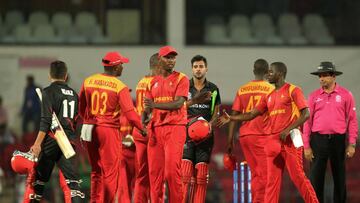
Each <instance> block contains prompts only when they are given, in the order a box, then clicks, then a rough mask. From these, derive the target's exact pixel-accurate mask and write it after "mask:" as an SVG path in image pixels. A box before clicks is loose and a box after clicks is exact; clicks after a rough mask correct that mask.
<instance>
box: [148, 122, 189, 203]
mask: <svg viewBox="0 0 360 203" xmlns="http://www.w3.org/2000/svg"><path fill="white" fill-rule="evenodd" d="M149 132H150V134H149V143H148V161H149V177H150V197H151V203H162V202H164V195H163V188H164V180H166V182H167V185H168V191H169V195H168V197H169V203H181V202H182V199H183V182H182V179H181V159H182V155H183V147H184V144H185V138H186V127H185V126H183V125H164V126H158V127H154V128H153V129H151V130H149Z"/></svg>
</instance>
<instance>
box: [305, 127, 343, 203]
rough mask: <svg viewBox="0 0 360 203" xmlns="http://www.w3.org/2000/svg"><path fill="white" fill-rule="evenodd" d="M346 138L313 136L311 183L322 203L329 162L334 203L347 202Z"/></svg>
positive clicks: (336, 135) (329, 135)
mask: <svg viewBox="0 0 360 203" xmlns="http://www.w3.org/2000/svg"><path fill="white" fill-rule="evenodd" d="M345 138H346V135H341V134H327V135H323V134H319V133H313V134H312V135H311V138H310V145H311V149H312V150H313V154H314V159H313V161H312V163H311V166H310V181H311V183H312V185H313V187H314V189H315V192H316V195H317V197H318V199H319V202H320V203H324V182H325V173H326V166H327V161H328V160H330V166H331V171H332V175H333V181H334V203H345V202H346V183H345Z"/></svg>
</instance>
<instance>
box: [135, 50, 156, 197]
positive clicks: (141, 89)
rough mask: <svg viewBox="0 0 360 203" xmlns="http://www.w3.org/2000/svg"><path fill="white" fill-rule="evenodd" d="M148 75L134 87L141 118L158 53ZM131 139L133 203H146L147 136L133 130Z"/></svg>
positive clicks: (148, 194)
mask: <svg viewBox="0 0 360 203" xmlns="http://www.w3.org/2000/svg"><path fill="white" fill-rule="evenodd" d="M149 66H150V74H149V75H146V76H145V77H143V78H142V79H141V80H140V81H139V82H138V84H137V86H136V112H137V113H138V114H139V115H140V116H141V115H142V113H143V112H144V109H145V106H144V98H145V93H146V89H147V88H148V87H149V86H150V82H151V80H152V79H153V78H154V76H156V75H159V59H158V53H155V54H153V55H152V56H151V57H150V60H149ZM133 138H134V140H135V146H136V159H137V164H138V171H137V174H136V180H135V189H134V202H135V203H148V201H149V200H150V182H149V166H148V155H147V144H148V136H146V137H143V136H142V135H141V134H140V132H139V130H137V129H136V128H134V130H133Z"/></svg>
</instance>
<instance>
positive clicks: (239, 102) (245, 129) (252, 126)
mask: <svg viewBox="0 0 360 203" xmlns="http://www.w3.org/2000/svg"><path fill="white" fill-rule="evenodd" d="M273 90H274V86H273V85H271V84H270V83H268V82H266V81H264V80H253V81H250V82H248V83H246V84H245V85H243V86H241V87H240V88H239V90H238V92H237V94H236V98H235V101H234V104H233V110H236V111H239V112H241V113H246V112H250V111H251V110H252V109H253V108H254V107H256V106H257V105H258V104H259V103H260V101H261V100H262V99H266V96H267V95H268V94H270V93H271V92H272V91H273ZM266 127H267V114H266V113H265V114H263V115H261V116H258V117H257V118H255V119H253V120H251V121H247V122H243V123H242V125H241V127H240V135H249V134H254V135H263V134H267V128H266Z"/></svg>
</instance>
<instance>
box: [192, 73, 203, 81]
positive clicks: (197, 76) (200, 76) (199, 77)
mask: <svg viewBox="0 0 360 203" xmlns="http://www.w3.org/2000/svg"><path fill="white" fill-rule="evenodd" d="M194 77H195V78H196V79H198V80H201V79H203V78H204V77H205V75H201V74H200V75H198V74H194Z"/></svg>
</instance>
